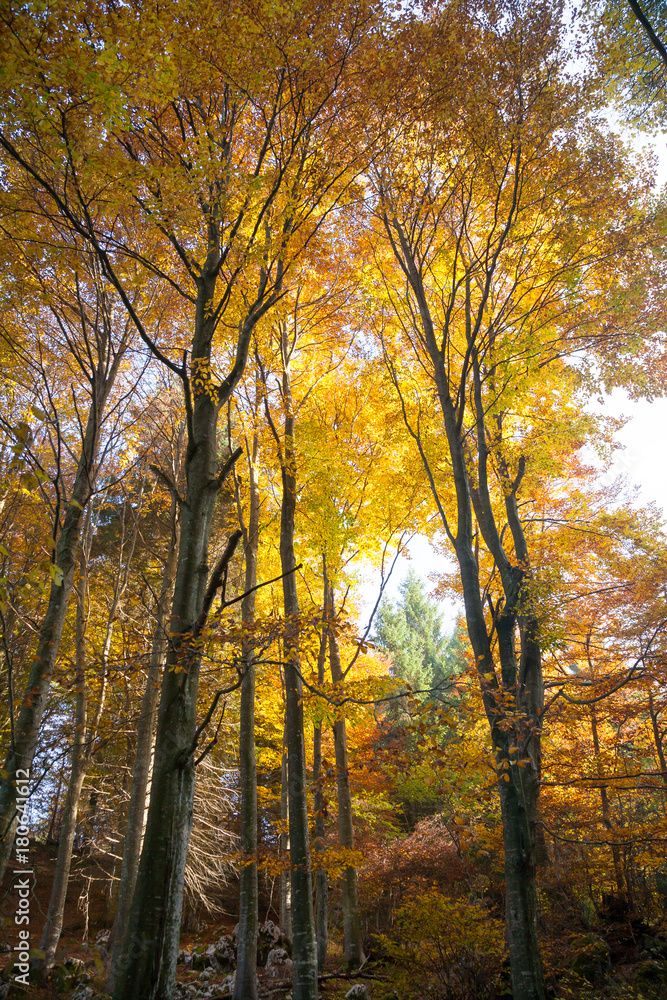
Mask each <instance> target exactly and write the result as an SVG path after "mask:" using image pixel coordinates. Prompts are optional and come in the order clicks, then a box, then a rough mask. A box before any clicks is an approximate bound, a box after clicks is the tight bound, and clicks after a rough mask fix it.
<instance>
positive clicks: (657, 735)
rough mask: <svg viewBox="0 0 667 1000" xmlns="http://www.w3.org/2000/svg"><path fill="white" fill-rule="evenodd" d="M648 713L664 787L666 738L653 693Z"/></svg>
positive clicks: (666, 782)
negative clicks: (661, 730)
mask: <svg viewBox="0 0 667 1000" xmlns="http://www.w3.org/2000/svg"><path fill="white" fill-rule="evenodd" d="M648 713H649V715H650V717H651V728H652V730H653V742H654V743H655V752H656V756H657V758H658V765H659V767H660V776H661V777H662V781H663V784H664V785H667V760H666V759H665V738H664V734H663V733H661V732H660V725H659V722H658V712H657V711H656V708H655V702H654V701H653V692H652V691H649V693H648Z"/></svg>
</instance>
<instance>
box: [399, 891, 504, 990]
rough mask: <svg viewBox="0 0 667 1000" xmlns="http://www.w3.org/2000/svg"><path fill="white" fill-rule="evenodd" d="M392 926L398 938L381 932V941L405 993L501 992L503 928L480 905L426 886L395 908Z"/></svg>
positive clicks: (500, 923) (499, 922)
mask: <svg viewBox="0 0 667 1000" xmlns="http://www.w3.org/2000/svg"><path fill="white" fill-rule="evenodd" d="M396 930H397V932H398V940H393V939H390V938H388V937H386V936H384V937H383V938H382V943H383V945H384V948H385V950H386V954H387V955H388V956H390V957H391V958H393V959H394V960H395V961H396V963H397V965H398V966H399V967H400V970H401V971H400V973H399V976H398V979H399V980H400V986H401V987H402V989H403V991H404V992H405V993H406V994H407V995H408V996H427V997H432V998H433V1000H487V998H488V1000H493V998H496V997H499V996H500V995H501V994H502V989H501V977H502V963H503V959H504V958H505V953H506V948H505V937H504V928H503V924H502V922H501V921H499V920H495V919H494V918H493V917H491V916H490V915H489V914H488V913H487V912H486V911H485V910H484V909H482V907H481V906H478V905H477V904H474V903H466V902H453V901H452V900H450V899H447V898H446V897H445V896H442V895H441V894H440V893H439V892H436V891H434V890H430V891H426V892H423V893H420V894H419V895H418V896H417V895H415V896H413V897H412V898H410V899H409V900H408V901H407V903H406V904H405V905H404V906H403V907H401V909H399V910H397V911H396Z"/></svg>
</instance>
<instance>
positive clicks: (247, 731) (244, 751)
mask: <svg viewBox="0 0 667 1000" xmlns="http://www.w3.org/2000/svg"><path fill="white" fill-rule="evenodd" d="M258 460H259V434H258V433H257V431H255V433H254V436H253V446H252V455H251V456H249V461H248V466H249V473H250V515H249V518H248V528H247V530H245V531H244V535H245V538H244V542H245V582H244V589H245V591H246V596H245V597H244V599H243V602H242V605H241V614H242V619H243V625H244V628H250V627H251V626H252V624H253V622H254V619H255V593H254V592H253V593H248V592H249V591H250V590H251V589H252V588H253V587H255V585H256V583H257V552H258V548H259V507H260V503H259V484H258V481H257V463H258ZM239 513H241V510H240V506H239ZM254 656H255V650H254V646H253V643H252V642H251V641H250V639H247V640H244V642H243V644H242V662H243V666H242V669H243V683H242V685H241V706H240V734H239V771H240V785H241V809H240V813H241V854H242V860H241V875H240V880H239V883H240V884H239V930H238V947H237V952H236V979H235V983H234V1000H257V919H258V916H257V912H258V900H257V767H256V761H255V660H254Z"/></svg>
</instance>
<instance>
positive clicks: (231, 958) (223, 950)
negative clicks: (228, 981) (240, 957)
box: [213, 934, 236, 972]
mask: <svg viewBox="0 0 667 1000" xmlns="http://www.w3.org/2000/svg"><path fill="white" fill-rule="evenodd" d="M213 953H214V956H215V960H216V962H217V963H218V966H219V968H220V970H221V971H222V972H231V971H232V969H235V968H236V944H235V942H234V937H233V935H232V934H223V935H222V937H220V938H218V940H217V941H216V942H215V945H214V946H213Z"/></svg>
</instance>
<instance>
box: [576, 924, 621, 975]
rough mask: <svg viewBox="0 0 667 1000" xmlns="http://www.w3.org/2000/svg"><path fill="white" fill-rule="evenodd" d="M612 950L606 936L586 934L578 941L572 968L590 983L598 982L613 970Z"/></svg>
mask: <svg viewBox="0 0 667 1000" xmlns="http://www.w3.org/2000/svg"><path fill="white" fill-rule="evenodd" d="M610 956H611V951H610V948H609V945H608V944H607V942H606V941H605V940H604V938H599V937H596V936H595V935H594V934H586V935H585V936H584V937H582V938H580V939H579V940H578V941H577V944H576V947H575V950H574V954H573V956H572V959H571V962H570V968H571V969H572V971H573V972H574V973H576V974H577V975H578V976H581V978H582V979H585V980H587V982H589V983H597V982H599V981H600V980H601V979H604V978H605V976H607V975H608V973H609V972H610V971H611V957H610Z"/></svg>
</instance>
